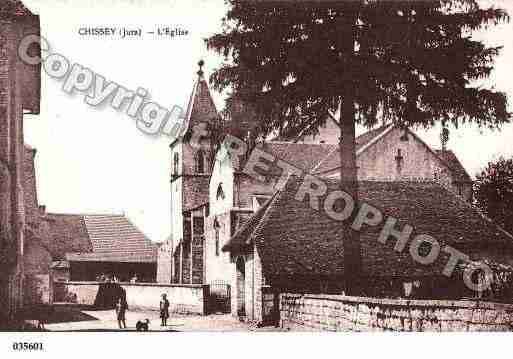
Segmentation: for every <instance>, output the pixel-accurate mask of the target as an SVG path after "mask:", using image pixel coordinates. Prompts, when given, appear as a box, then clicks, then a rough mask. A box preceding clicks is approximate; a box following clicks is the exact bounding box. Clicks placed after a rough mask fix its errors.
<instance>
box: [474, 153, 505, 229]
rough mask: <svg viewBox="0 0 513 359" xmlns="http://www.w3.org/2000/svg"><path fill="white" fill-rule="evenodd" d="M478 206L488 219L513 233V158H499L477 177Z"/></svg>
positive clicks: (475, 185)
mask: <svg viewBox="0 0 513 359" xmlns="http://www.w3.org/2000/svg"><path fill="white" fill-rule="evenodd" d="M474 187H475V188H474V192H475V199H476V204H477V206H478V207H479V208H480V209H481V210H482V211H483V213H485V214H486V215H487V216H488V217H490V218H491V219H492V220H494V221H495V222H496V223H497V224H498V225H500V226H502V227H503V228H504V229H506V230H507V231H508V232H510V233H513V158H510V159H505V158H503V157H501V158H499V160H497V161H496V162H490V163H488V166H487V167H486V168H485V169H484V170H483V171H482V172H481V173H480V174H478V175H477V176H476V181H475V183H474Z"/></svg>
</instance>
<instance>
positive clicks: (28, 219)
mask: <svg viewBox="0 0 513 359" xmlns="http://www.w3.org/2000/svg"><path fill="white" fill-rule="evenodd" d="M35 156H36V149H34V148H31V147H30V146H28V145H25V154H24V162H23V195H24V205H25V206H24V208H25V232H24V237H25V238H24V239H25V240H24V244H23V247H24V250H23V263H24V276H25V284H24V303H25V304H26V305H34V304H48V303H50V302H51V298H52V276H51V270H50V267H51V264H52V240H51V236H50V227H49V224H48V222H47V221H46V218H45V213H44V210H43V209H44V207H42V206H41V207H40V206H39V202H38V199H37V179H36V168H35V163H34V162H35Z"/></svg>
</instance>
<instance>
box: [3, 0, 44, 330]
mask: <svg viewBox="0 0 513 359" xmlns="http://www.w3.org/2000/svg"><path fill="white" fill-rule="evenodd" d="M39 32H40V26H39V17H38V16H36V15H34V14H32V13H31V12H30V10H28V9H27V8H26V7H25V6H24V5H23V4H22V3H21V2H20V1H18V0H5V1H2V6H1V7H0V120H1V126H0V172H1V178H2V181H1V183H0V206H1V208H0V213H1V215H0V228H1V231H0V272H1V273H2V275H1V276H0V327H3V326H4V325H7V324H6V323H8V322H11V321H12V320H13V319H14V318H15V315H16V313H17V312H18V311H19V309H21V307H22V306H23V293H24V285H23V282H24V260H23V249H24V234H25V214H24V203H23V202H24V196H23V186H22V183H23V162H24V151H25V148H24V145H23V114H24V113H32V114H38V113H39V102H40V83H41V75H40V66H29V65H26V64H24V63H22V62H21V60H20V59H19V56H18V53H17V44H18V43H19V40H20V39H21V38H22V37H23V36H24V35H27V34H39ZM31 51H32V52H33V53H34V54H36V53H37V52H39V49H35V48H33V49H31Z"/></svg>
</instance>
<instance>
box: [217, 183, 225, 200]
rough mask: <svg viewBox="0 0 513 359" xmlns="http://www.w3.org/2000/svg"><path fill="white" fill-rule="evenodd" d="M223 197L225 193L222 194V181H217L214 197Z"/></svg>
mask: <svg viewBox="0 0 513 359" xmlns="http://www.w3.org/2000/svg"><path fill="white" fill-rule="evenodd" d="M224 198H225V195H224V191H223V186H222V183H219V186H217V193H216V199H224Z"/></svg>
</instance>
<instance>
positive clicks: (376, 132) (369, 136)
mask: <svg viewBox="0 0 513 359" xmlns="http://www.w3.org/2000/svg"><path fill="white" fill-rule="evenodd" d="M390 126H392V125H386V126H381V127H378V128H375V129H373V130H370V131H367V132H365V133H362V134H361V135H360V136H358V137H356V140H355V142H356V152H358V151H359V150H361V149H362V148H363V147H364V146H366V145H368V144H369V143H370V142H371V141H372V140H374V139H375V138H376V137H378V136H380V135H381V134H383V133H384V132H385V131H386V130H387V129H389V128H390ZM338 167H340V151H339V150H338V146H336V147H335V148H334V150H332V151H331V152H330V154H329V155H328V156H326V158H325V159H324V160H323V161H322V162H321V163H320V164H319V165H318V166H317V167H316V168H315V169H314V171H313V173H323V172H326V171H329V170H333V169H335V168H338Z"/></svg>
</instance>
